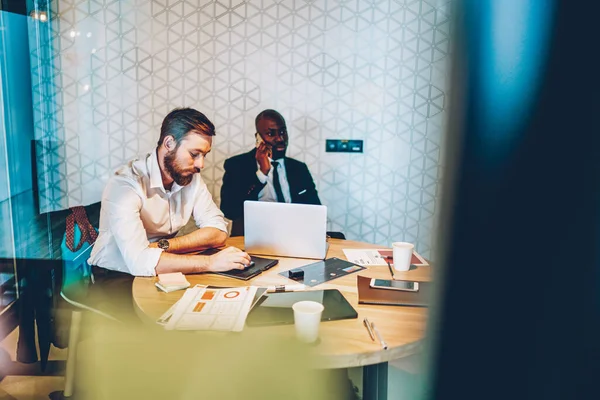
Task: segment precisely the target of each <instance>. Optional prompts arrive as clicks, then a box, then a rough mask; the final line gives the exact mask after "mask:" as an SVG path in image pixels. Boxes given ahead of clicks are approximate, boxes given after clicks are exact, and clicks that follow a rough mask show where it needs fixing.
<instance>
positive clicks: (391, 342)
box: [133, 237, 431, 398]
mask: <svg viewBox="0 0 600 400" xmlns="http://www.w3.org/2000/svg"><path fill="white" fill-rule="evenodd" d="M329 244H330V246H329V250H328V252H327V258H330V257H338V258H341V259H345V256H344V253H343V251H342V249H360V248H364V249H368V248H371V249H376V248H381V246H377V245H372V244H366V243H361V242H354V241H349V240H339V239H329ZM227 245H229V246H235V247H238V248H241V249H243V248H244V241H243V237H234V238H230V239H228V241H227ZM272 258H279V264H278V265H277V266H275V267H273V268H271V269H270V270H268V271H266V272H263V273H262V274H260V275H258V276H257V277H255V278H253V279H250V280H248V281H242V280H238V279H233V278H228V277H224V276H220V275H215V274H200V275H188V277H187V278H188V280H189V281H190V283H191V284H192V285H194V284H204V285H214V286H225V287H227V286H229V287H233V286H244V285H254V286H271V285H280V284H292V283H294V282H293V281H291V280H289V279H287V278H284V277H282V276H281V275H278V273H279V272H282V271H287V270H289V269H291V268H295V267H300V266H303V265H306V264H309V263H311V262H314V261H315V260H307V259H298V258H285V257H272ZM430 269H431V268H430V267H419V268H416V269H412V270H410V271H407V272H403V273H401V275H400V276H401V278H406V279H407V280H414V281H429V280H430V278H431V272H430ZM357 274H360V275H363V276H368V277H371V278H382V279H390V271H389V269H388V267H387V266H385V267H382V266H376V267H369V268H368V269H367V270H363V271H359V272H358V273H354V274H350V275H346V276H344V277H341V278H337V279H334V280H332V281H329V282H326V283H324V284H321V285H318V286H315V287H314V289H338V290H339V291H340V292H342V294H343V295H344V297H346V299H347V300H348V301H349V302H350V304H352V306H353V307H354V308H355V309H356V311H357V312H358V318H357V319H346V320H341V321H328V322H324V323H322V324H321V327H320V339H321V341H320V342H319V344H318V345H317V346H316V347H317V348H316V351H317V353H318V354H319V357H320V361H322V363H320V365H321V366H322V367H324V368H348V367H359V366H369V368H365V370H364V378H363V380H364V385H365V387H363V391H364V392H365V393H369V391H371V392H370V393H371V394H374V396H372V397H379V396H380V395H381V394H383V392H384V390H385V391H387V362H388V361H390V360H395V359H399V358H402V357H405V356H408V355H411V354H414V353H417V352H419V351H420V349H421V340H422V339H423V337H424V335H425V326H426V321H427V308H420V307H397V306H377V305H367V304H358V293H357V288H356V276H357ZM155 282H156V278H147V277H137V278H135V280H134V283H133V299H134V303H135V305H136V308H137V311H138V314H139V315H140V316H141V317H142V318H143V319H145V320H147V321H149V322H151V323H154V322H155V321H156V319H157V318H158V317H160V316H161V315H162V314H163V313H164V312H165V311H166V310H167V309H168V308H169V307H170V306H171V305H173V304H174V303H175V302H176V301H177V300H179V298H180V297H181V296H182V294H183V291H177V292H172V293H163V292H161V291H159V290H158V289H157V288H156V287H155V286H154V283H155ZM308 289H309V290H310V289H311V288H308ZM365 317H367V318H368V319H369V320H370V321H371V322H374V323H375V325H376V326H377V328H378V329H379V331H380V332H381V335H382V336H383V338H384V340H385V341H386V342H387V343H388V346H389V347H388V349H387V350H383V349H382V348H381V346H380V344H379V342H378V341H375V342H373V341H371V339H370V338H369V335H368V333H367V330H366V328H365V327H364V325H363V318H365ZM245 329H253V330H255V329H263V330H268V332H269V334H273V333H281V334H282V335H290V334H293V326H289V325H288V326H271V327H259V328H249V327H246V328H245ZM373 385H375V386H373ZM378 393H379V395H378ZM365 398H367V397H365ZM383 398H385V397H383Z"/></svg>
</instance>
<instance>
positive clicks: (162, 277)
mask: <svg viewBox="0 0 600 400" xmlns="http://www.w3.org/2000/svg"><path fill="white" fill-rule="evenodd" d="M155 285H156V287H157V288H159V289H160V290H162V291H163V292H167V293H169V292H174V291H175V290H182V289H187V288H189V287H190V283H189V282H188V280H187V279H186V278H185V275H183V274H182V273H181V272H173V273H171V274H158V282H156V283H155Z"/></svg>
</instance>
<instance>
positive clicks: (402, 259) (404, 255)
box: [392, 242, 415, 271]
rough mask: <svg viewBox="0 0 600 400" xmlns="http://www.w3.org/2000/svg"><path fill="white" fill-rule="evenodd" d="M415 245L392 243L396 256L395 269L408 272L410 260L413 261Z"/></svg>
mask: <svg viewBox="0 0 600 400" xmlns="http://www.w3.org/2000/svg"><path fill="white" fill-rule="evenodd" d="M414 248H415V245H413V244H412V243H407V242H394V243H392V250H393V254H394V269H395V270H396V271H408V270H409V269H410V260H411V259H412V254H413V249H414Z"/></svg>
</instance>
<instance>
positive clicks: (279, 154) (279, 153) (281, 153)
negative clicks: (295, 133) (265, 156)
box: [271, 145, 287, 160]
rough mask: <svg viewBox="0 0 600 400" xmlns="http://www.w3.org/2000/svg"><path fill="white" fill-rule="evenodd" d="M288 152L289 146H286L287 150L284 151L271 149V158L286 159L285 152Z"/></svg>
mask: <svg viewBox="0 0 600 400" xmlns="http://www.w3.org/2000/svg"><path fill="white" fill-rule="evenodd" d="M286 150H287V145H286V146H285V148H284V149H283V150H276V149H275V148H274V146H273V147H271V158H272V159H273V160H279V159H280V158H283V157H285V151H286Z"/></svg>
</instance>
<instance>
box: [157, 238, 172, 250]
mask: <svg viewBox="0 0 600 400" xmlns="http://www.w3.org/2000/svg"><path fill="white" fill-rule="evenodd" d="M158 247H160V248H161V249H163V250H167V249H168V248H169V241H168V240H167V239H160V240H159V241H158Z"/></svg>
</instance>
